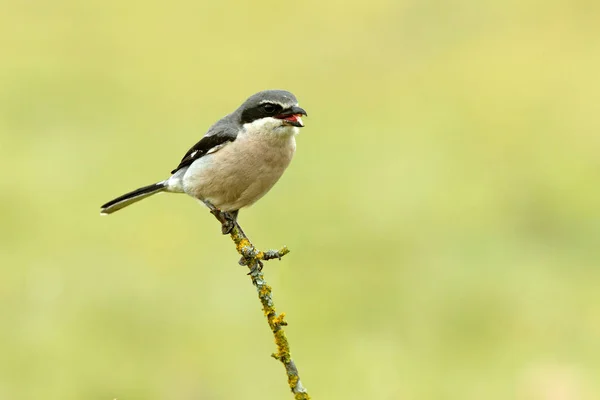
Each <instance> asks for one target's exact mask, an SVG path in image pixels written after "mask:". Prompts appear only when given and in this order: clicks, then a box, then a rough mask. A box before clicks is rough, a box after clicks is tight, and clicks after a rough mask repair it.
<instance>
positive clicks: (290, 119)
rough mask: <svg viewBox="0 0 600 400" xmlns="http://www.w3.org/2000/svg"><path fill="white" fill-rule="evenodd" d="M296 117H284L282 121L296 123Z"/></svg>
mask: <svg viewBox="0 0 600 400" xmlns="http://www.w3.org/2000/svg"><path fill="white" fill-rule="evenodd" d="M298 118H299V117H298V115H296V114H294V115H290V116H289V117H285V118H284V119H285V120H286V121H290V122H298Z"/></svg>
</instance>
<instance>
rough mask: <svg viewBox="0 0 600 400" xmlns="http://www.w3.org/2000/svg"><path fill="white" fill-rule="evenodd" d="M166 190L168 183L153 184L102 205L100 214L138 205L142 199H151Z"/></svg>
mask: <svg viewBox="0 0 600 400" xmlns="http://www.w3.org/2000/svg"><path fill="white" fill-rule="evenodd" d="M166 189H167V181H162V182H157V183H153V184H152V185H148V186H144V187H141V188H139V189H135V190H133V191H131V192H129V193H125V194H124V195H122V196H119V197H117V198H116V199H114V200H111V201H109V202H108V203H106V204H104V205H102V207H101V208H100V214H103V215H108V214H112V213H114V212H115V211H119V210H120V209H121V208H124V207H127V206H128V205H130V204H133V203H136V202H138V201H140V200H142V199H145V198H146V197H150V196H152V195H153V194H156V193H160V192H163V191H165V190H166Z"/></svg>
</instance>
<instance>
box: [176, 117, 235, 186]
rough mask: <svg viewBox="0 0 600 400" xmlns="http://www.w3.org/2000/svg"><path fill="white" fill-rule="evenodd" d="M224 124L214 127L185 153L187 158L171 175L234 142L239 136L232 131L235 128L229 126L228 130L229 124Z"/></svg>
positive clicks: (220, 122) (221, 122) (183, 159)
mask: <svg viewBox="0 0 600 400" xmlns="http://www.w3.org/2000/svg"><path fill="white" fill-rule="evenodd" d="M223 122H225V121H223V120H221V121H219V122H217V123H216V124H215V125H214V126H212V127H211V128H210V129H209V130H208V132H207V133H206V135H204V137H203V138H202V139H200V141H199V142H198V143H196V144H195V145H194V146H193V147H192V148H191V149H189V150H188V152H187V153H185V156H183V158H182V159H181V162H180V163H179V165H178V166H177V168H175V169H174V170H173V171H171V173H172V174H174V173H175V172H177V171H179V170H180V169H181V168H184V167H187V166H189V165H191V164H192V163H193V162H194V161H196V160H197V159H199V158H202V157H204V156H205V155H206V154H208V153H209V152H211V150H212V151H216V150H217V149H218V148H219V147H222V146H223V145H225V144H227V143H228V142H233V141H234V140H235V138H236V136H237V130H236V129H232V128H233V127H231V125H229V129H227V128H226V126H227V124H224V123H223Z"/></svg>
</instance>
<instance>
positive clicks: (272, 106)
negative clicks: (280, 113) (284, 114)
mask: <svg viewBox="0 0 600 400" xmlns="http://www.w3.org/2000/svg"><path fill="white" fill-rule="evenodd" d="M263 110H265V112H266V113H267V114H273V113H275V111H277V107H276V106H275V104H271V103H266V104H263Z"/></svg>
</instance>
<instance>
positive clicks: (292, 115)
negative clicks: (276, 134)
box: [275, 106, 308, 128]
mask: <svg viewBox="0 0 600 400" xmlns="http://www.w3.org/2000/svg"><path fill="white" fill-rule="evenodd" d="M302 115H304V116H307V115H308V114H306V111H304V109H303V108H302V107H298V106H292V107H290V108H288V109H286V110H283V111H282V112H281V113H280V114H278V115H276V116H275V118H278V119H282V120H284V121H285V122H286V123H287V124H288V125H292V126H297V127H298V128H302V127H303V126H304V123H303V122H302V118H301V117H302Z"/></svg>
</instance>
